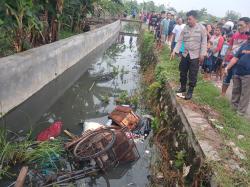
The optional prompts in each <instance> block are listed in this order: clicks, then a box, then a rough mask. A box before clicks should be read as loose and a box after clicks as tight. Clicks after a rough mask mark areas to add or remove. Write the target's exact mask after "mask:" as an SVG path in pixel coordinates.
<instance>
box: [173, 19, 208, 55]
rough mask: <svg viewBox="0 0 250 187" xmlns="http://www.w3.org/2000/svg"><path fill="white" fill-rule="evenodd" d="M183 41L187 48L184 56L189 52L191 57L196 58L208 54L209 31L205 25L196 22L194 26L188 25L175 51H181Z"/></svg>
mask: <svg viewBox="0 0 250 187" xmlns="http://www.w3.org/2000/svg"><path fill="white" fill-rule="evenodd" d="M182 41H183V42H184V46H185V50H184V52H183V53H182V54H183V56H184V57H186V56H187V55H188V54H189V56H190V59H196V58H199V57H200V56H205V55H206V54H207V31H206V29H205V27H204V26H203V25H201V24H200V23H196V25H195V26H194V27H190V26H188V25H186V26H185V27H184V29H183V31H182V32H181V34H180V37H179V39H178V42H177V44H176V47H175V49H174V52H176V53H179V51H180V48H181V44H182Z"/></svg>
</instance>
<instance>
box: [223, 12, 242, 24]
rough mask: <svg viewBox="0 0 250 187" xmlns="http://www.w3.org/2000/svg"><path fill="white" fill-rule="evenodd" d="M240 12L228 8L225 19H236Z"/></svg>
mask: <svg viewBox="0 0 250 187" xmlns="http://www.w3.org/2000/svg"><path fill="white" fill-rule="evenodd" d="M240 16H241V15H240V13H238V12H236V11H234V10H228V11H227V12H226V16H225V18H226V19H231V20H232V21H237V20H238V19H239V18H240Z"/></svg>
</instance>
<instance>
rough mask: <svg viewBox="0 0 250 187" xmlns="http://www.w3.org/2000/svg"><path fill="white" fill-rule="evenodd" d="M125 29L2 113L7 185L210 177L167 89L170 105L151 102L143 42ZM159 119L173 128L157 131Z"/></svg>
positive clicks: (175, 181) (177, 181) (169, 182)
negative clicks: (142, 59)
mask: <svg viewBox="0 0 250 187" xmlns="http://www.w3.org/2000/svg"><path fill="white" fill-rule="evenodd" d="M127 30H129V31H130V32H133V31H134V30H133V26H131V25H130V24H128V26H127ZM124 34H125V33H124V32H123V34H122V35H119V36H118V37H117V39H116V41H115V43H114V44H112V45H111V43H113V42H114V40H113V39H112V40H110V41H108V42H107V43H106V44H104V45H103V46H101V47H100V48H98V49H96V50H95V51H93V52H92V53H91V54H90V55H88V56H87V57H85V59H83V60H82V61H81V62H79V63H78V64H76V65H75V66H73V67H72V68H70V69H69V70H67V71H66V72H65V73H64V74H62V75H61V76H59V77H58V78H57V79H56V80H54V81H52V82H51V83H49V84H48V85H46V86H45V87H44V88H43V89H42V90H41V91H39V92H37V93H36V94H34V95H33V96H32V97H31V98H29V99H28V100H27V101H26V102H24V103H22V104H21V105H19V106H18V107H17V108H15V109H14V110H12V111H11V112H9V113H8V114H6V115H5V116H4V117H3V118H1V127H5V128H4V129H5V130H3V129H2V130H1V137H0V139H1V142H0V144H1V149H2V150H3V151H2V153H1V163H2V164H1V172H0V177H1V181H0V186H86V187H88V186H89V187H90V186H94V187H97V186H100V187H105V186H111V187H117V186H124V187H125V186H137V187H144V186H178V185H179V186H184V181H183V179H184V177H183V176H184V175H185V176H187V177H188V178H189V179H190V180H191V181H192V182H191V183H193V184H194V183H195V184H201V182H200V181H202V180H204V178H205V177H207V175H206V176H202V174H200V173H199V168H200V167H201V164H200V159H201V158H200V157H202V156H199V155H197V153H196V151H195V149H194V148H193V147H192V146H191V145H190V143H189V142H190V140H189V139H187V134H186V132H185V130H184V128H183V124H182V123H181V120H180V119H179V116H178V115H177V114H176V112H173V111H176V109H174V108H173V107H175V106H172V104H171V99H170V95H169V94H168V92H164V91H162V92H161V93H160V92H159V93H160V94H161V95H160V97H159V98H160V100H159V101H158V99H159V98H158V99H156V100H155V102H157V103H162V104H163V105H164V106H161V105H159V106H158V104H157V103H156V104H155V106H153V105H150V106H149V105H148V106H145V103H148V102H144V94H143V92H145V88H144V83H142V82H143V81H142V79H143V78H142V75H140V74H141V72H142V71H141V67H140V63H139V62H140V56H141V55H140V52H139V45H140V41H139V38H138V37H137V36H135V34H134V33H132V34H130V35H129V36H127V35H124ZM143 76H144V77H145V76H150V75H145V74H144V75H143ZM159 93H156V95H155V96H157V94H159ZM163 97H164V99H163ZM146 108H147V109H146ZM150 108H158V112H153V113H151V114H153V115H155V116H154V117H152V116H151V115H148V112H152V111H153V110H151V111H150ZM164 112H165V113H167V114H168V115H167V116H169V117H168V119H161V118H160V117H161V114H162V113H164ZM156 123H159V124H158V125H160V124H161V126H162V124H163V123H165V124H167V127H168V128H163V129H162V130H161V131H160V132H158V133H157V134H156V135H154V132H153V131H151V127H153V126H155V125H157V124H156ZM175 124H177V126H175ZM163 126H164V125H163ZM165 127H166V126H165ZM169 129H170V130H169ZM6 138H8V139H9V140H10V142H11V143H8V142H6V140H5V139H6ZM34 140H36V141H34ZM155 142H156V144H155ZM166 142H167V146H165V145H166ZM178 145H179V146H178ZM187 153H188V154H187ZM176 165H177V166H176ZM197 165H198V166H197ZM189 171H190V172H189ZM202 172H204V170H202ZM184 173H185V174H184ZM209 175H210V174H209ZM208 180H209V179H208ZM191 183H190V184H191ZM208 183H209V182H208ZM208 183H203V184H206V185H205V186H210V185H209V184H208Z"/></svg>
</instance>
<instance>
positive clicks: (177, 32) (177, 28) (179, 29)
mask: <svg viewBox="0 0 250 187" xmlns="http://www.w3.org/2000/svg"><path fill="white" fill-rule="evenodd" d="M185 26H186V25H185V24H181V25H178V24H176V25H175V27H174V29H173V31H172V33H174V34H175V38H174V41H175V42H178V39H179V37H180V34H181V32H182V30H183V29H184V27H185Z"/></svg>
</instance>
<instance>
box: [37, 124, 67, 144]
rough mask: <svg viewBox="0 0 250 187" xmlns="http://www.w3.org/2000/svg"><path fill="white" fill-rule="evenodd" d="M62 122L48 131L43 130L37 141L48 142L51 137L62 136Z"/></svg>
mask: <svg viewBox="0 0 250 187" xmlns="http://www.w3.org/2000/svg"><path fill="white" fill-rule="evenodd" d="M62 125H63V124H62V122H61V121H56V122H55V123H53V124H52V125H51V126H49V127H48V128H47V129H45V130H43V131H42V132H40V133H39V134H38V135H37V138H36V140H37V141H47V140H49V139H50V138H51V137H57V136H59V135H60V133H61V130H62Z"/></svg>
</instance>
